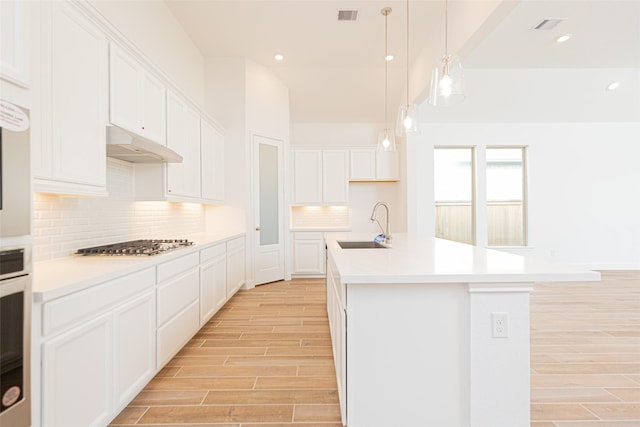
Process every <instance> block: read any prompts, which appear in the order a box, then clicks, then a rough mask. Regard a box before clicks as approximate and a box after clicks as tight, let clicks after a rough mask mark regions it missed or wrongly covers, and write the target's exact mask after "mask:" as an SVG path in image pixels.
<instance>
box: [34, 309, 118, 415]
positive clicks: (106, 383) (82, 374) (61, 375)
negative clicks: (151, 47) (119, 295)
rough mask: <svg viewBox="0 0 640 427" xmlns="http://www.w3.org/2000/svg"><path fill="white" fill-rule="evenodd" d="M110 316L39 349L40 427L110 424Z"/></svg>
mask: <svg viewBox="0 0 640 427" xmlns="http://www.w3.org/2000/svg"><path fill="white" fill-rule="evenodd" d="M112 337H113V317H112V313H106V314H103V315H102V316H99V317H97V318H96V319H93V320H91V321H90V322H86V323H83V324H82V326H79V327H77V328H74V329H71V330H70V331H68V332H65V333H63V334H60V335H59V336H57V337H56V338H54V339H51V340H49V341H47V342H46V343H45V344H44V345H43V346H42V360H43V367H42V372H43V378H42V402H43V407H42V411H43V423H42V425H43V427H62V426H64V427H87V426H102V425H106V424H107V423H108V422H109V421H110V415H111V411H112V390H113V371H112V367H113V355H112V354H113V353H112V348H113V343H112V339H113V338H112Z"/></svg>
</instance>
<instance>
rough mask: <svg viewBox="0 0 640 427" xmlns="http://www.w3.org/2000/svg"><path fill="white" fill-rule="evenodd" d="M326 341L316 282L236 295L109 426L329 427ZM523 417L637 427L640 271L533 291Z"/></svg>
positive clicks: (549, 423) (332, 392)
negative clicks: (528, 400)
mask: <svg viewBox="0 0 640 427" xmlns="http://www.w3.org/2000/svg"><path fill="white" fill-rule="evenodd" d="M330 345H331V344H330V340H329V328H328V323H327V318H326V310H325V305H324V283H323V281H321V280H295V281H291V282H278V283H273V284H269V285H265V286H260V287H258V288H256V289H253V290H250V291H241V292H239V293H238V294H237V295H236V296H234V297H233V298H232V299H231V300H230V301H229V302H228V303H227V305H225V307H224V308H223V309H222V310H221V311H220V312H219V313H217V314H216V316H215V317H214V318H213V319H212V320H211V321H210V322H209V323H208V324H207V325H205V326H204V327H203V328H202V330H201V331H200V332H199V333H198V334H197V335H196V336H195V337H194V338H193V339H192V340H191V341H190V342H189V343H188V344H187V346H186V347H185V348H184V349H183V350H182V351H181V352H180V353H179V354H178V355H177V356H176V357H175V358H174V359H173V360H171V362H169V364H168V366H167V367H166V368H165V369H164V370H163V371H162V372H161V373H160V374H158V375H157V376H156V377H155V378H154V379H153V380H152V381H151V383H150V384H149V385H148V386H147V387H146V388H145V389H144V390H143V391H142V392H141V393H140V394H139V395H138V397H137V398H136V399H135V400H134V401H133V402H132V403H131V404H130V405H129V406H128V407H127V408H126V409H125V410H124V411H122V413H121V414H120V415H119V416H118V417H117V418H116V419H115V420H114V421H113V423H112V424H111V425H112V426H114V427H115V426H119V427H120V426H127V427H129V426H134V425H136V426H140V425H145V426H147V427H150V426H153V427H160V426H163V427H178V426H198V427H267V426H270V427H339V426H340V425H341V424H340V422H339V419H340V417H339V412H338V411H339V408H338V400H337V392H336V384H335V377H334V375H335V374H334V370H333V361H332V356H331V347H330ZM531 420H532V423H531V426H532V427H578V426H580V427H591V426H593V427H631V426H633V427H638V426H640V272H634V273H631V272H610V273H607V272H605V273H603V280H602V282H597V283H556V284H550V285H538V286H536V289H535V291H534V293H533V294H532V296H531ZM389 427H404V426H389ZM424 427H444V426H424Z"/></svg>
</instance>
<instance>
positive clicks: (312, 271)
mask: <svg viewBox="0 0 640 427" xmlns="http://www.w3.org/2000/svg"><path fill="white" fill-rule="evenodd" d="M324 264H325V246H324V238H323V233H322V232H314V231H296V232H294V233H293V271H292V273H293V274H296V275H310V276H311V275H323V274H324V273H325V265H324Z"/></svg>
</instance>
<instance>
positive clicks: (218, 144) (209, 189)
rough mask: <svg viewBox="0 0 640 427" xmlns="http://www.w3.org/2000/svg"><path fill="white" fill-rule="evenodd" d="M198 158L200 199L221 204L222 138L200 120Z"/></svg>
mask: <svg viewBox="0 0 640 427" xmlns="http://www.w3.org/2000/svg"><path fill="white" fill-rule="evenodd" d="M200 156H201V158H200V168H201V178H202V180H201V185H202V199H203V200H204V201H205V202H213V203H223V202H224V136H223V135H222V134H221V133H220V132H218V131H217V130H216V129H215V128H214V127H213V126H212V125H211V124H210V123H208V122H206V121H205V120H201V131H200Z"/></svg>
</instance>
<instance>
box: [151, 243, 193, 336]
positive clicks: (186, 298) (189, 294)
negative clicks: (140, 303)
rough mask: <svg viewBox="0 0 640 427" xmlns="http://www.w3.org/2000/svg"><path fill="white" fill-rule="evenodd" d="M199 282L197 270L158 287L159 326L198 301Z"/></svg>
mask: <svg viewBox="0 0 640 427" xmlns="http://www.w3.org/2000/svg"><path fill="white" fill-rule="evenodd" d="M195 255H196V256H197V255H198V254H195ZM199 281H200V275H199V270H198V269H197V268H196V269H195V270H193V271H189V272H188V273H186V274H184V275H182V276H180V277H178V278H176V279H174V280H172V281H170V282H168V283H165V284H164V285H161V286H160V287H158V326H162V325H163V324H164V323H166V322H167V321H168V320H169V319H171V318H172V317H173V316H175V315H176V314H177V313H179V312H180V311H182V310H183V309H184V308H185V307H186V306H188V305H189V304H191V303H192V302H193V301H197V300H198V294H199V288H200V286H199V285H200V283H199Z"/></svg>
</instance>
